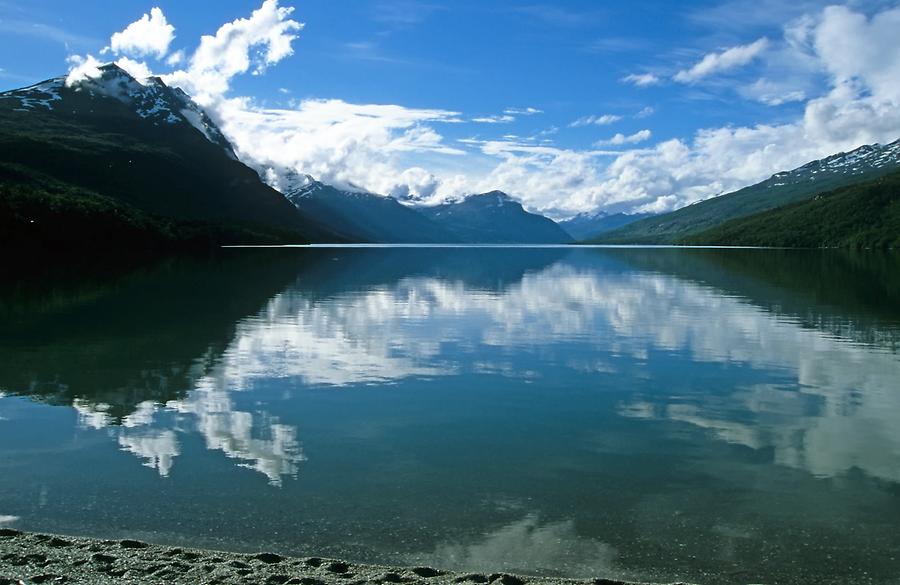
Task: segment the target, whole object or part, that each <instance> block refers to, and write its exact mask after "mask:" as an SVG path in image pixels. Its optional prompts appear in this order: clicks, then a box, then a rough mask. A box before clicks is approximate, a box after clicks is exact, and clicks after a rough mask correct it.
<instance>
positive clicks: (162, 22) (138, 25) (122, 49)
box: [108, 8, 175, 59]
mask: <svg viewBox="0 0 900 585" xmlns="http://www.w3.org/2000/svg"><path fill="white" fill-rule="evenodd" d="M174 39H175V27H174V26H172V25H171V24H169V23H168V21H167V20H166V15H165V14H163V11H162V10H161V9H159V8H153V9H151V10H150V14H144V15H143V16H142V17H141V18H140V19H138V20H136V21H134V22H132V23H131V24H129V25H128V26H127V27H126V28H125V30H123V31H121V32H117V33H115V34H114V35H113V36H112V38H111V39H110V41H109V47H108V49H109V50H111V51H112V52H113V53H116V54H117V55H131V56H134V57H150V56H154V57H157V58H159V59H162V58H163V57H165V56H166V53H168V52H169V45H170V44H172V41H173V40H174Z"/></svg>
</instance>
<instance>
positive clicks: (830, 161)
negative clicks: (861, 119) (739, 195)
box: [760, 140, 900, 189]
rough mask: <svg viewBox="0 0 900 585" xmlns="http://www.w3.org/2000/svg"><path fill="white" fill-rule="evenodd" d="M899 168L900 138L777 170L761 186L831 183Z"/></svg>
mask: <svg viewBox="0 0 900 585" xmlns="http://www.w3.org/2000/svg"><path fill="white" fill-rule="evenodd" d="M897 168H900V140H896V141H894V142H891V143H890V144H867V145H865V146H861V147H859V148H857V149H856V150H852V151H850V152H839V153H837V154H834V155H832V156H829V157H827V158H823V159H821V160H815V161H812V162H811V163H807V164H805V165H803V166H802V167H799V168H797V169H794V170H792V171H784V172H780V173H776V174H774V175H772V177H770V178H769V179H767V180H766V181H763V183H760V185H765V187H766V188H767V189H777V188H780V187H788V186H795V185H804V184H815V185H828V184H829V183H832V182H834V181H836V180H843V179H854V178H857V177H860V178H861V177H871V176H873V175H880V174H884V173H886V172H889V171H891V170H893V169H897ZM853 182H855V181H853Z"/></svg>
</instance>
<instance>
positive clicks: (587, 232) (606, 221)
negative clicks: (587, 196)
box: [559, 211, 653, 241]
mask: <svg viewBox="0 0 900 585" xmlns="http://www.w3.org/2000/svg"><path fill="white" fill-rule="evenodd" d="M652 215H653V214H652V213H634V214H627V213H612V214H610V213H606V212H605V211H595V212H583V213H579V214H578V215H576V216H575V217H570V218H569V219H566V220H563V221H560V222H559V226H560V227H561V228H563V229H564V230H566V232H567V233H568V234H569V235H570V236H572V237H573V238H574V239H575V240H577V241H582V240H587V239H590V238H593V237H595V236H599V235H600V234H603V233H606V232H608V231H610V230H614V229H618V228H620V227H622V226H626V225H628V224H629V223H634V222H636V221H639V220H641V219H645V218H647V217H651V216H652Z"/></svg>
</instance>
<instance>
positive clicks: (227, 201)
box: [0, 64, 341, 242]
mask: <svg viewBox="0 0 900 585" xmlns="http://www.w3.org/2000/svg"><path fill="white" fill-rule="evenodd" d="M67 81H68V83H67ZM0 151H2V152H3V153H4V156H3V157H2V160H0V188H2V189H5V190H7V191H8V192H9V193H10V194H12V195H14V197H7V202H10V201H12V200H13V199H15V200H16V201H17V202H18V203H17V205H20V206H25V207H22V208H21V209H18V211H16V210H12V211H13V212H15V214H16V215H14V217H19V216H23V215H22V213H24V212H23V210H24V209H26V208H27V210H28V211H27V215H28V217H29V218H30V219H35V220H41V221H33V222H26V223H27V225H23V226H19V227H21V229H19V227H16V226H8V231H16V233H19V234H23V237H25V238H26V239H27V234H28V233H34V234H35V235H34V236H33V238H36V239H39V238H40V237H54V238H55V236H54V234H55V233H56V232H59V233H66V234H68V235H67V237H68V238H70V239H71V238H73V237H77V235H76V234H78V233H85V232H87V233H86V237H87V238H89V239H93V238H99V239H102V237H103V235H104V234H111V233H113V232H116V230H119V231H118V232H116V233H119V234H120V235H121V237H122V238H125V236H124V232H123V231H122V230H121V229H120V228H123V226H126V225H127V229H126V230H125V231H127V232H128V233H132V232H134V231H135V229H136V230H138V231H141V232H147V231H148V230H149V231H152V232H153V233H156V234H157V235H159V236H160V237H161V238H162V239H168V240H171V239H172V238H174V239H175V240H180V239H182V237H187V238H192V239H198V240H202V239H203V238H205V237H207V236H206V235H204V234H207V235H209V237H210V238H211V239H212V240H215V241H226V240H227V241H235V240H237V241H261V240H262V241H277V240H280V241H290V242H303V241H310V240H313V241H324V240H327V241H336V236H335V234H332V233H331V232H329V231H327V230H324V229H322V228H321V227H320V226H319V224H318V223H317V222H315V221H312V220H310V219H308V218H306V217H304V216H303V214H302V213H301V212H300V211H298V210H297V209H296V208H295V207H294V206H293V205H291V204H290V202H288V201H287V200H286V199H285V198H284V196H282V195H281V194H280V193H279V192H277V191H276V190H274V189H272V188H271V187H269V186H267V185H265V184H264V183H263V182H262V181H261V180H260V178H259V175H258V174H257V173H256V172H255V171H254V170H253V169H251V168H249V167H248V166H246V165H244V164H243V163H241V162H240V161H239V160H238V159H237V157H236V156H235V153H234V150H233V149H232V147H231V144H230V143H229V142H228V140H227V139H226V137H225V136H224V134H223V133H222V132H221V130H220V129H219V128H218V127H217V126H216V124H215V122H214V121H213V120H212V119H211V118H210V117H209V116H208V115H207V114H206V112H204V111H203V109H202V108H201V107H200V106H199V105H197V104H196V103H194V101H193V100H191V99H190V97H189V96H188V95H187V94H185V93H184V92H183V91H181V90H180V89H177V88H172V87H169V86H167V85H166V84H165V83H164V82H163V81H162V80H161V79H159V78H149V79H146V80H143V81H138V80H137V79H135V78H134V77H133V76H131V75H130V74H129V73H128V72H126V71H125V70H123V69H121V68H120V67H118V66H116V65H114V64H109V65H104V66H102V67H100V68H99V71H98V72H97V74H96V75H94V76H92V77H85V78H83V79H78V80H67V78H65V77H57V78H53V79H48V80H46V81H43V82H41V83H38V84H35V85H32V86H30V87H25V88H22V89H16V90H12V91H6V92H3V93H0ZM51 200H53V201H62V202H63V203H64V205H65V206H68V207H67V208H68V209H69V210H70V212H71V213H62V212H59V213H56V212H54V213H50V211H51V210H50V209H49V208H48V207H47V205H46V204H45V203H46V202H47V201H51ZM88 202H90V205H88ZM54 209H55V208H54ZM91 210H93V211H91ZM99 210H104V211H102V212H101V211H99ZM23 217H24V216H23ZM75 217H79V218H81V220H83V221H84V222H85V223H84V226H83V227H84V228H85V229H82V230H80V231H79V230H75V229H74V227H73V226H74V223H73V222H74V221H75V220H74V219H72V220H69V219H67V218H75ZM125 218H127V221H126V219H125ZM81 220H79V221H81ZM123 222H124V223H123ZM173 222H174V223H173ZM101 223H102V224H103V225H106V226H107V227H106V228H104V229H99V228H97V226H98V225H100V224H101ZM13 228H15V229H13ZM176 232H177V233H176ZM57 239H58V238H56V239H54V241H56V240H57ZM126 239H127V238H126ZM157 239H159V238H157ZM337 241H341V240H340V239H337Z"/></svg>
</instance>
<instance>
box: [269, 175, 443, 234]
mask: <svg viewBox="0 0 900 585" xmlns="http://www.w3.org/2000/svg"><path fill="white" fill-rule="evenodd" d="M279 186H281V188H282V189H284V191H283V192H284V194H285V197H287V199H288V201H290V202H291V203H293V204H294V206H296V207H297V209H298V210H300V211H301V212H303V213H304V214H306V215H307V216H309V217H314V218H316V219H317V220H318V221H319V222H321V224H322V225H324V226H327V227H328V228H329V229H331V230H332V231H333V232H335V233H338V234H342V235H344V236H345V237H346V238H347V239H349V240H352V241H359V242H372V243H438V242H459V241H460V240H459V239H458V238H457V237H456V236H455V235H454V234H453V233H452V232H450V231H449V230H447V229H446V228H444V227H443V226H441V225H439V224H437V223H435V222H433V221H431V220H430V219H428V218H427V217H425V216H424V215H422V214H421V213H419V211H418V210H416V209H415V208H412V207H408V206H406V205H403V204H402V203H400V202H399V201H397V200H396V199H394V198H392V197H386V196H383V195H377V194H374V193H367V192H364V191H348V190H343V189H338V188H337V187H333V186H331V185H326V184H325V183H322V182H320V181H317V180H315V179H314V178H313V177H311V176H309V175H303V174H300V173H285V174H283V175H282V179H281V180H280V183H279Z"/></svg>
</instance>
